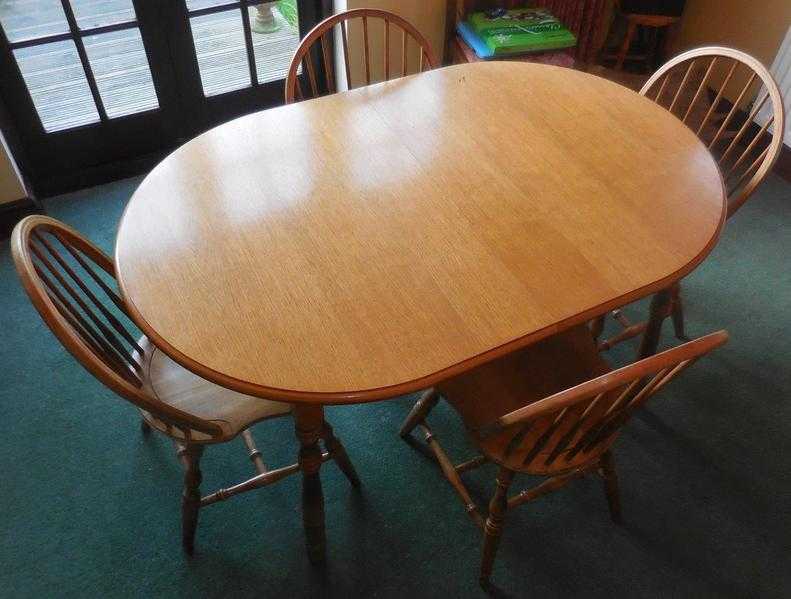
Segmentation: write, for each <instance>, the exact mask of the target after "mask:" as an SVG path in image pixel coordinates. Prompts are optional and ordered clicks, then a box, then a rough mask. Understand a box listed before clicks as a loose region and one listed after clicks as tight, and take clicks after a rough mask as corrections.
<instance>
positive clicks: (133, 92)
mask: <svg viewBox="0 0 791 599" xmlns="http://www.w3.org/2000/svg"><path fill="white" fill-rule="evenodd" d="M83 40H84V43H85V52H86V53H87V54H88V62H89V63H90V65H91V69H92V70H93V75H94V77H95V78H96V86H97V87H98V88H99V94H100V95H101V97H102V102H103V103H104V107H105V109H106V111H107V116H109V117H110V118H113V117H119V116H124V115H126V114H134V113H136V112H143V111H144V110H151V109H154V108H158V107H159V102H158V101H157V94H156V91H155V90H154V82H153V81H152V80H151V71H150V70H149V67H148V59H147V57H146V52H145V49H144V48H143V40H142V38H141V37H140V31H139V30H138V29H125V30H123V31H114V32H112V33H102V34H99V35H90V36H87V37H85V38H83Z"/></svg>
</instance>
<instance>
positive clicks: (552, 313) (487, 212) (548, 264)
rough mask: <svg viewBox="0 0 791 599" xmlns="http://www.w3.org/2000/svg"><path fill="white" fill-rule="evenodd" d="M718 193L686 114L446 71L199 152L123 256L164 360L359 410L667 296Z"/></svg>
mask: <svg viewBox="0 0 791 599" xmlns="http://www.w3.org/2000/svg"><path fill="white" fill-rule="evenodd" d="M724 216H725V198H724V193H723V185H722V181H721V177H720V174H719V171H718V169H717V166H716V164H715V162H714V160H713V159H712V157H711V155H710V154H709V152H708V151H707V150H706V148H705V147H704V146H703V145H702V144H701V142H700V141H698V139H697V138H696V137H695V135H694V134H693V132H691V131H690V130H688V129H687V128H686V127H685V126H683V125H682V124H681V123H680V122H679V121H678V120H677V119H676V118H674V117H673V116H672V115H670V114H669V113H667V112H666V111H665V110H664V109H662V108H659V107H658V106H656V105H654V104H653V103H652V102H651V101H649V100H647V99H645V98H643V97H640V96H638V95H637V94H635V93H634V92H632V91H630V90H628V89H626V88H623V87H620V86H618V85H616V84H614V83H611V82H609V81H606V80H604V79H601V78H598V77H594V76H591V75H588V74H585V73H581V72H578V71H574V70H570V69H564V68H559V67H552V66H545V65H536V64H529V63H513V62H508V63H506V62H491V63H477V64H467V65H459V66H454V67H448V68H443V69H438V70H434V71H431V72H427V73H423V74H420V75H416V76H412V77H406V78H403V79H399V80H396V81H391V82H387V83H383V84H378V85H372V86H370V87H366V88H360V89H356V90H354V91H351V92H346V93H341V94H336V95H333V96H328V97H324V98H320V99H317V100H313V101H309V102H303V103H298V104H293V105H290V106H284V107H279V108H275V109H271V110H266V111H262V112H258V113H255V114H252V115H249V116H245V117H242V118H239V119H236V120H234V121H231V122H229V123H226V124H224V125H221V126H219V127H217V128H215V129H213V130H211V131H208V132H207V133H205V134H203V135H201V136H199V137H197V138H196V139H194V140H192V141H190V142H189V143H187V144H185V145H184V146H182V147H181V148H179V149H178V150H176V151H175V152H174V153H173V154H171V155H170V156H169V157H168V158H166V159H165V160H164V161H163V162H162V163H161V164H159V165H158V166H157V167H156V168H155V169H154V170H153V171H152V172H151V173H150V174H149V175H148V176H147V177H146V178H145V180H144V181H143V182H142V184H141V185H140V187H139V189H138V190H137V191H136V192H135V194H134V196H133V197H132V199H131V201H130V203H129V205H128V208H127V210H126V212H125V214H124V217H123V219H122V221H121V224H120V228H119V231H118V239H117V245H116V260H117V269H118V277H119V280H120V284H121V288H122V292H123V295H124V299H125V300H126V301H127V302H128V304H129V306H130V309H131V311H132V313H133V315H134V316H135V318H136V320H137V321H138V324H139V325H140V326H141V328H142V329H143V330H144V332H145V333H146V334H147V335H148V336H149V337H150V338H151V339H152V341H153V342H154V343H156V344H157V345H158V346H160V347H161V348H162V349H163V350H164V351H165V352H166V353H168V354H169V355H170V356H171V357H172V358H173V359H175V360H176V361H177V362H179V363H181V364H182V365H184V366H186V367H187V368H189V369H191V370H193V371H194V372H196V373H198V374H200V375H201V376H204V377H206V378H208V379H210V380H212V381H214V382H216V383H219V384H222V385H225V386H227V387H230V388H233V389H235V390H237V391H240V392H243V393H248V394H251V395H257V396H261V397H266V398H270V399H281V400H287V401H291V402H307V403H310V404H318V403H347V402H348V403H350V402H360V401H368V400H375V399H382V398H386V397H391V396H395V395H399V394H402V393H406V392H411V391H415V390H418V389H421V388H425V387H428V386H430V385H432V384H433V383H435V382H437V381H439V380H442V379H444V378H447V377H450V376H452V375H454V374H458V373H460V372H463V371H465V370H466V369H469V368H471V367H473V366H475V365H477V364H480V363H482V362H484V361H487V360H490V359H493V358H495V357H497V356H500V355H504V354H506V353H508V352H511V351H513V350H515V349H517V348H519V347H523V346H525V345H527V344H529V343H532V342H534V341H536V340H538V339H540V338H543V337H546V336H548V335H551V334H553V333H554V332H558V331H560V330H563V329H565V328H568V327H570V326H572V325H574V324H577V323H580V322H583V321H585V320H587V319H589V318H591V317H593V316H596V315H598V314H601V313H604V312H605V311H607V310H608V309H611V308H615V307H617V306H621V305H624V304H626V303H628V302H631V301H633V300H635V299H638V298H640V297H643V296H646V295H649V294H651V293H653V292H656V291H659V290H660V289H663V288H665V287H667V286H668V284H669V283H671V282H672V281H674V280H676V279H678V278H680V277H681V276H683V275H685V274H687V273H688V272H689V271H690V270H692V269H693V268H694V267H695V266H696V265H697V264H698V263H699V262H700V261H701V260H702V259H703V258H704V257H705V256H706V255H707V254H708V252H709V251H710V250H711V248H712V247H713V245H714V244H715V242H716V240H717V238H718V235H719V233H720V230H721V228H722V225H723V220H724Z"/></svg>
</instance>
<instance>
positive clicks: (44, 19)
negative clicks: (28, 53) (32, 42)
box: [0, 0, 69, 42]
mask: <svg viewBox="0 0 791 599" xmlns="http://www.w3.org/2000/svg"><path fill="white" fill-rule="evenodd" d="M0 23H2V24H3V30H4V31H5V34H6V37H7V38H8V41H9V42H19V41H22V40H29V39H33V38H39V37H44V36H46V35H55V34H58V33H66V32H67V31H68V30H69V25H68V23H67V22H66V15H64V14H63V6H62V5H61V3H60V0H0Z"/></svg>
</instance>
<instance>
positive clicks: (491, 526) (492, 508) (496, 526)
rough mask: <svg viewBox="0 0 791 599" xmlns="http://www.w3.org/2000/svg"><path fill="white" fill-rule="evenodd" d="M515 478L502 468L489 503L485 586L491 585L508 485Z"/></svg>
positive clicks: (485, 529)
mask: <svg viewBox="0 0 791 599" xmlns="http://www.w3.org/2000/svg"><path fill="white" fill-rule="evenodd" d="M513 478H514V473H513V471H511V470H509V469H508V468H505V467H501V468H500V471H499V472H498V473H497V487H496V489H495V491H494V496H493V497H492V500H491V502H490V503H489V516H488V517H487V518H486V524H484V527H483V535H484V536H483V555H482V557H481V576H480V583H481V586H483V587H484V588H486V587H488V586H489V579H490V578H491V575H492V566H493V565H494V558H495V556H496V555H497V547H498V546H499V544H500V537H501V536H502V532H503V522H504V520H505V512H506V511H507V510H508V487H510V486H511V481H512V480H513Z"/></svg>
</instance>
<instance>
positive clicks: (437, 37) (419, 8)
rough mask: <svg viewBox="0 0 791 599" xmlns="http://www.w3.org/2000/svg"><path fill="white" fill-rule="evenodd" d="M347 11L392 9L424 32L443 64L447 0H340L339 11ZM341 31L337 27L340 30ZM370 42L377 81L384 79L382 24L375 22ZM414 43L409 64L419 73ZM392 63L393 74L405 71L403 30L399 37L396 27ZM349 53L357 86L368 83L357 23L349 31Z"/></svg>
mask: <svg viewBox="0 0 791 599" xmlns="http://www.w3.org/2000/svg"><path fill="white" fill-rule="evenodd" d="M345 8H348V9H352V8H379V9H382V10H389V11H390V12H393V13H395V14H397V15H399V16H401V17H403V18H405V19H406V20H407V21H409V22H410V23H412V24H413V25H414V26H415V28H416V29H417V30H418V31H420V33H422V34H423V35H424V36H425V38H426V39H427V40H428V42H429V44H431V49H432V51H433V53H434V59H435V60H436V61H437V63H438V64H441V63H442V52H443V49H444V40H445V10H446V0H336V1H335V12H339V11H341V10H344V9H345ZM336 29H337V28H336ZM369 40H370V48H371V55H370V60H371V67H372V69H371V74H372V78H373V80H374V81H380V80H381V79H383V73H384V66H383V64H384V52H383V48H384V34H383V32H382V21H378V20H377V21H372V22H371V26H370V30H369ZM410 43H411V52H410V54H409V58H408V63H409V71H410V72H415V70H416V67H417V64H418V52H417V50H416V48H415V45H414V43H412V42H410ZM390 44H391V48H390V64H391V73H392V72H395V70H398V72H400V68H401V54H400V44H401V37H400V31H399V32H398V35H396V30H395V28H393V29H391V33H390ZM335 47H336V49H337V51H340V44H339V43H336V46H335ZM349 54H350V56H351V57H352V60H351V64H350V71H351V76H352V81H353V82H354V86H355V87H357V86H359V85H360V84H361V83H363V82H364V80H365V66H364V63H363V62H362V56H363V36H362V27H361V26H360V25H359V24H355V25H353V26H352V28H351V29H350V31H349ZM336 64H337V65H338V66H339V69H338V70H339V71H343V70H344V69H343V58H341V57H339V59H338V60H337V61H336ZM344 80H345V76H344V73H343V72H341V73H339V81H344Z"/></svg>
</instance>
